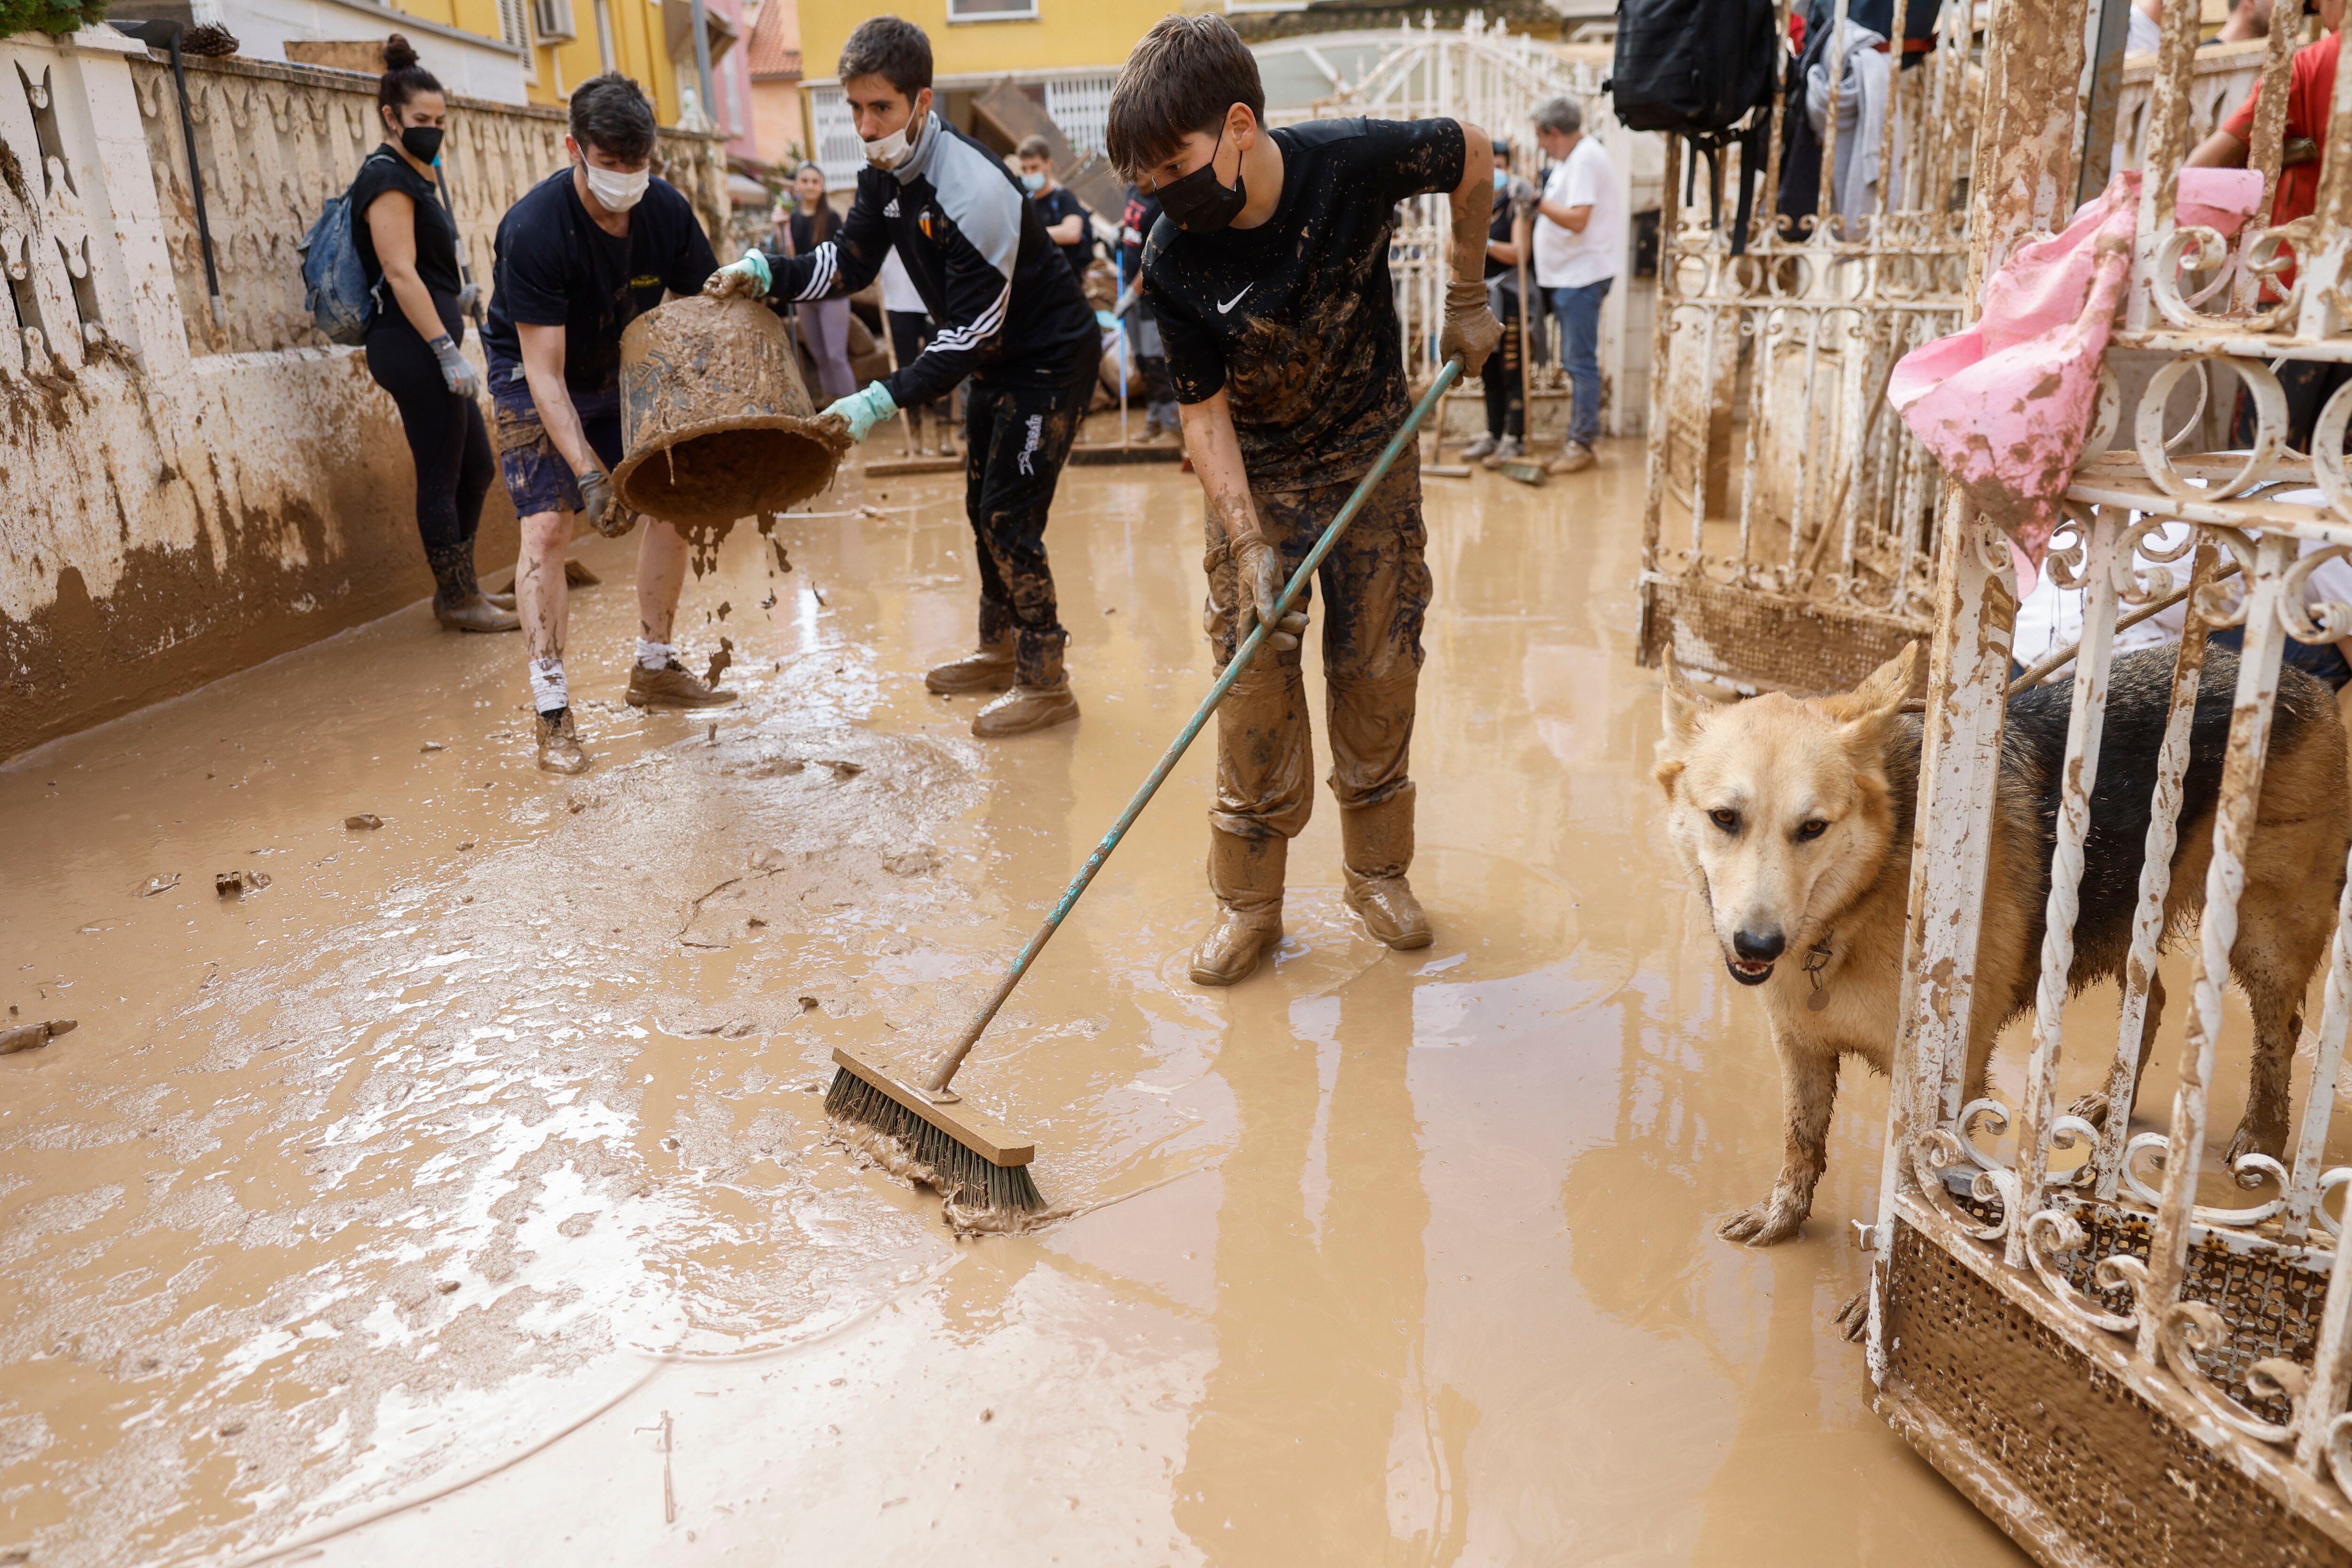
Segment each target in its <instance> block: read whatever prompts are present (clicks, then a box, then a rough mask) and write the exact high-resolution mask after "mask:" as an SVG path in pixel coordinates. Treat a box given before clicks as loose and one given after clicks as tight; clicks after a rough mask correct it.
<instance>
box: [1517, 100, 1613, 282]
mask: <svg viewBox="0 0 2352 1568" xmlns="http://www.w3.org/2000/svg"><path fill="white" fill-rule="evenodd" d="M1543 195H1544V200H1546V201H1548V202H1549V203H1551V204H1552V205H1554V206H1563V207H1582V206H1589V207H1591V209H1592V215H1591V216H1590V217H1588V218H1587V219H1586V220H1585V223H1584V228H1583V231H1582V232H1581V233H1571V232H1570V230H1568V229H1567V228H1564V227H1562V226H1560V225H1559V224H1556V223H1554V222H1552V220H1551V219H1549V218H1548V217H1545V216H1541V215H1538V216H1537V218H1536V285H1537V287H1538V288H1542V289H1580V288H1582V287H1584V286H1585V285H1586V284H1589V283H1598V282H1600V281H1601V279H1604V278H1614V277H1616V276H1617V270H1618V268H1620V267H1622V265H1624V259H1625V197H1624V195H1623V193H1622V192H1621V191H1620V190H1619V189H1618V188H1617V171H1616V170H1615V169H1614V168H1612V166H1611V165H1610V163H1609V154H1608V153H1605V152H1603V151H1601V143H1600V142H1596V141H1594V140H1593V139H1592V138H1591V136H1590V135H1585V136H1580V137H1578V138H1577V141H1576V145H1575V146H1573V147H1571V148H1570V149H1569V153H1568V158H1567V160H1566V161H1565V162H1563V163H1559V164H1557V165H1555V166H1554V167H1553V169H1552V172H1551V175H1550V177H1549V179H1547V180H1546V181H1545V182H1544V192H1543Z"/></svg>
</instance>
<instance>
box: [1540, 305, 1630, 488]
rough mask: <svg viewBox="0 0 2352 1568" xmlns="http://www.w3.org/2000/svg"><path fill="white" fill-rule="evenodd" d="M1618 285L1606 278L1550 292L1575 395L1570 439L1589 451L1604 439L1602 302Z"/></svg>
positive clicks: (1561, 364)
mask: <svg viewBox="0 0 2352 1568" xmlns="http://www.w3.org/2000/svg"><path fill="white" fill-rule="evenodd" d="M1615 281H1616V279H1613V278H1603V279H1601V281H1600V282H1598V283H1587V284H1584V285H1583V286H1581V287H1580V288H1573V289H1553V290H1552V291H1551V313H1552V314H1553V315H1555V316H1558V317H1559V338H1560V345H1559V367H1560V369H1562V370H1564V371H1566V372H1568V384H1569V385H1570V387H1571V388H1573V389H1574V390H1575V394H1576V401H1575V403H1574V404H1573V405H1571V406H1570V409H1569V413H1568V438H1569V439H1570V440H1571V441H1580V442H1581V443H1583V444H1584V445H1585V446H1587V447H1590V446H1591V445H1592V443H1593V442H1595V441H1597V440H1599V439H1600V438H1601V300H1605V299H1607V298H1608V297H1609V285H1611V284H1612V283H1614V282H1615Z"/></svg>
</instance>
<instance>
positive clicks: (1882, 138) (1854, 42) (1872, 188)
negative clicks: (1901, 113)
mask: <svg viewBox="0 0 2352 1568" xmlns="http://www.w3.org/2000/svg"><path fill="white" fill-rule="evenodd" d="M1845 32H1846V37H1845V68H1844V71H1843V79H1842V80H1841V81H1840V82H1839V83H1838V89H1837V168H1836V170H1835V171H1834V172H1833V174H1832V177H1831V182H1830V185H1831V189H1832V190H1833V191H1834V192H1835V193H1836V195H1837V216H1838V226H1839V230H1840V232H1839V236H1838V237H1839V238H1841V239H1860V238H1861V237H1863V235H1864V232H1866V230H1867V228H1868V226H1869V224H1870V220H1871V219H1872V218H1873V217H1874V216H1876V215H1877V212H1878V191H1879V185H1880V174H1881V171H1880V169H1879V167H1878V164H1879V159H1880V156H1881V154H1882V153H1884V152H1885V143H1886V114H1887V109H1888V98H1889V93H1890V91H1891V89H1892V88H1893V85H1894V81H1895V71H1894V68H1893V62H1894V57H1892V56H1891V55H1889V54H1888V53H1887V52H1886V35H1885V34H1884V33H1882V32H1879V31H1878V30H1876V29H1875V28H1873V27H1862V26H1855V25H1854V24H1853V20H1852V19H1851V17H1850V16H1849V18H1848V20H1847V22H1846V28H1845ZM1823 53H1824V54H1826V53H1827V51H1826V50H1824V51H1823ZM1829 107H1830V70H1829V61H1828V60H1827V59H1826V58H1823V59H1821V60H1818V61H1816V62H1815V63H1814V65H1813V67H1812V68H1811V70H1810V71H1808V72H1807V73H1806V75H1805V119H1806V120H1807V121H1809V122H1810V123H1811V126H1812V131H1813V134H1814V135H1815V136H1816V137H1819V138H1820V139H1821V140H1822V142H1823V143H1824V144H1826V143H1827V142H1828V140H1829V131H1828V125H1829ZM1815 159H1816V166H1818V161H1819V154H1818V153H1817V154H1816V155H1815ZM1901 164H1902V154H1901V151H1900V150H1899V149H1898V150H1897V152H1896V154H1895V167H1894V168H1892V169H1889V170H1887V171H1885V176H1886V180H1887V181H1888V183H1892V182H1893V181H1895V180H1896V179H1899V178H1900V177H1901Z"/></svg>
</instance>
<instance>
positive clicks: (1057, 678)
mask: <svg viewBox="0 0 2352 1568" xmlns="http://www.w3.org/2000/svg"><path fill="white" fill-rule="evenodd" d="M1068 640H1069V638H1068V636H1067V635H1066V634H1064V633H1055V634H1054V635H1052V636H1050V637H1045V636H1037V635H1034V634H1032V635H1031V636H1029V637H1024V638H1023V642H1024V647H1022V648H1021V650H1020V653H1019V655H1018V657H1017V658H1016V659H1015V664H1016V667H1017V668H1016V673H1017V676H1018V679H1016V680H1015V681H1014V682H1013V689H1012V690H1010V691H1008V692H1006V693H1005V694H1004V695H1003V696H1002V697H1000V698H998V699H997V700H995V701H993V702H992V703H990V704H989V705H988V706H987V707H985V708H983V709H982V710H980V711H979V712H978V713H976V714H974V715H973V716H972V721H971V732H972V733H973V734H975V735H977V736H979V737H980V738H981V739H982V740H983V741H1000V740H1003V738H1004V737H1005V736H1007V735H1025V734H1027V733H1029V732H1030V731H1033V730H1050V729H1052V728H1053V727H1054V726H1055V725H1056V724H1066V723H1068V722H1069V721H1071V720H1073V719H1075V718H1076V717H1077V716H1078V700H1077V698H1076V696H1075V695H1074V694H1073V693H1072V692H1071V690H1070V678H1069V675H1068V673H1067V672H1066V670H1065V669H1064V668H1062V647H1063V645H1064V644H1065V643H1066V642H1067V641H1068Z"/></svg>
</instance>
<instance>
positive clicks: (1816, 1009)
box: [1805, 985, 1830, 1013]
mask: <svg viewBox="0 0 2352 1568" xmlns="http://www.w3.org/2000/svg"><path fill="white" fill-rule="evenodd" d="M1829 1005H1830V990H1829V987H1828V986H1826V985H1824V986H1822V988H1821V989H1820V990H1818V991H1816V992H1814V993H1813V994H1811V996H1808V997H1806V998H1805V1011H1806V1012H1808V1013H1823V1012H1827V1011H1828V1010H1829Z"/></svg>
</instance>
